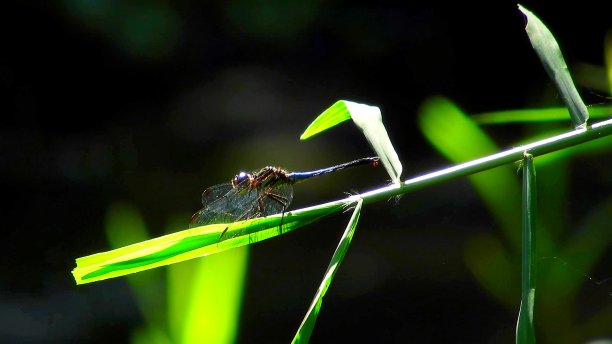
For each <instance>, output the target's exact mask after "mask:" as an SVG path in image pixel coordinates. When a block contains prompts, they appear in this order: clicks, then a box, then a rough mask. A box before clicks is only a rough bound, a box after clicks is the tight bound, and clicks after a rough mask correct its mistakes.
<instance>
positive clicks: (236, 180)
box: [232, 172, 253, 187]
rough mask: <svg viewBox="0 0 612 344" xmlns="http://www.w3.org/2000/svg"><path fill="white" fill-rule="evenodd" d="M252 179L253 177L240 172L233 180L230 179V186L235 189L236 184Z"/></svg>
mask: <svg viewBox="0 0 612 344" xmlns="http://www.w3.org/2000/svg"><path fill="white" fill-rule="evenodd" d="M252 178H253V177H252V176H251V174H249V173H246V172H240V173H238V174H237V175H236V176H235V177H234V179H232V185H233V186H234V187H236V186H238V184H240V183H242V182H244V181H245V180H248V179H249V180H250V179H252Z"/></svg>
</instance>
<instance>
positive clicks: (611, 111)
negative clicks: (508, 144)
mask: <svg viewBox="0 0 612 344" xmlns="http://www.w3.org/2000/svg"><path fill="white" fill-rule="evenodd" d="M589 113H590V116H591V118H607V117H610V116H612V106H608V105H595V106H591V107H589ZM567 116H568V111H567V108H565V107H555V108H543V109H515V110H505V111H493V112H483V113H480V114H477V115H473V116H471V118H472V119H473V120H474V121H475V122H476V123H480V124H507V123H529V122H552V121H561V120H566V119H567Z"/></svg>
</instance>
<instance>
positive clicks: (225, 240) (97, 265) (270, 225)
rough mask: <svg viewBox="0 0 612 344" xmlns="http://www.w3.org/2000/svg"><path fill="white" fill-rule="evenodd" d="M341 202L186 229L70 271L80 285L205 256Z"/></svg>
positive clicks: (302, 221)
mask: <svg viewBox="0 0 612 344" xmlns="http://www.w3.org/2000/svg"><path fill="white" fill-rule="evenodd" d="M343 205H344V203H343V202H330V203H326V204H323V205H319V206H315V207H310V208H305V209H301V210H296V211H292V212H287V213H285V214H278V215H273V216H268V217H264V218H257V219H252V220H247V221H240V222H235V223H230V224H213V225H207V226H202V227H195V228H191V229H187V230H184V231H181V232H177V233H172V234H168V235H165V236H163V237H159V238H156V239H151V240H147V241H144V242H140V243H137V244H133V245H130V246H127V247H122V248H119V249H116V250H112V251H108V252H103V253H98V254H94V255H91V256H87V257H82V258H78V259H77V260H76V263H77V267H76V268H75V269H74V270H73V271H72V274H73V275H74V278H75V280H76V282H77V284H83V283H89V282H95V281H99V280H103V279H107V278H112V277H118V276H124V275H128V274H132V273H135V272H139V271H143V270H148V269H152V268H155V267H159V266H163V265H169V264H174V263H178V262H182V261H185V260H189V259H192V258H197V257H202V256H207V255H210V254H213V253H218V252H222V251H225V250H229V249H231V248H235V247H239V246H243V245H248V244H252V243H255V242H259V241H262V240H265V239H268V238H271V237H274V236H277V235H280V234H284V233H287V232H290V231H292V230H294V229H296V228H299V227H302V226H304V225H306V224H309V223H311V222H314V221H316V220H318V219H320V218H322V217H324V216H327V215H330V214H332V213H335V212H339V211H342V209H343ZM281 224H282V231H281V230H280V226H281ZM222 233H223V237H222V240H221V241H219V238H221V234H222Z"/></svg>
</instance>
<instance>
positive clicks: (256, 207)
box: [189, 157, 379, 236]
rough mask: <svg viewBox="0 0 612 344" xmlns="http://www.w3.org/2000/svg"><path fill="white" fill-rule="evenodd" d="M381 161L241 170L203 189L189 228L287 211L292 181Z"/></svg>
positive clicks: (291, 193)
mask: <svg viewBox="0 0 612 344" xmlns="http://www.w3.org/2000/svg"><path fill="white" fill-rule="evenodd" d="M378 164H379V158H378V157H369V158H361V159H357V160H353V161H350V162H346V163H343V164H339V165H335V166H331V167H327V168H322V169H320V170H316V171H310V172H288V171H286V170H284V169H282V168H280V167H273V166H267V167H264V168H262V169H260V170H259V171H255V172H251V173H247V172H240V173H239V174H237V175H236V176H235V177H234V178H233V179H232V180H231V181H230V182H229V183H223V184H218V185H214V186H211V187H209V188H208V189H206V190H204V192H202V205H203V208H202V209H200V210H199V211H198V212H196V213H195V214H193V216H192V217H191V222H190V224H189V228H193V227H199V226H204V225H210V224H215V223H231V222H236V221H242V220H249V219H254V218H257V217H262V216H268V215H273V214H279V213H284V212H285V211H286V210H287V208H288V207H289V205H290V204H291V201H292V200H293V184H295V183H297V182H300V181H303V180H306V179H309V178H312V177H315V176H320V175H323V174H327V173H331V172H335V171H340V170H343V169H346V168H350V167H355V166H362V165H372V166H378ZM226 230H227V229H226ZM224 233H225V231H224V232H223V233H222V234H221V236H223V234H224Z"/></svg>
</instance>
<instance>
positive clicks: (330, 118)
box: [300, 100, 351, 140]
mask: <svg viewBox="0 0 612 344" xmlns="http://www.w3.org/2000/svg"><path fill="white" fill-rule="evenodd" d="M349 119H351V114H350V113H349V111H348V109H347V108H346V104H345V103H344V100H338V101H337V102H335V103H334V105H332V106H330V107H329V108H327V110H325V111H323V113H322V114H320V115H319V116H318V117H317V118H315V120H314V121H313V122H312V123H310V125H309V126H308V128H306V130H305V131H304V133H303V134H302V135H301V136H300V140H306V139H309V138H310V137H312V136H314V135H317V134H319V133H321V132H323V131H325V130H327V129H329V128H333V127H335V126H336V125H338V124H340V123H342V122H344V121H347V120H349Z"/></svg>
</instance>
